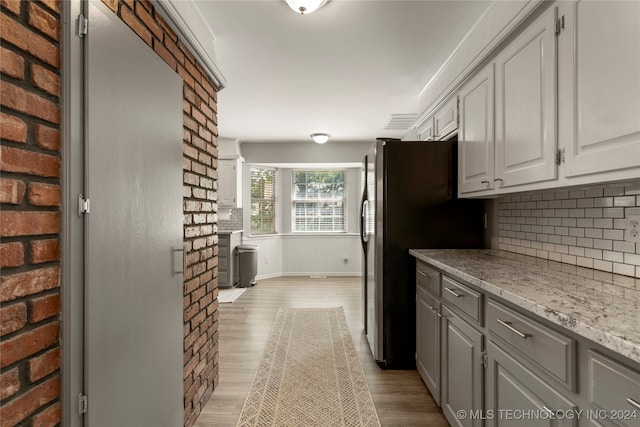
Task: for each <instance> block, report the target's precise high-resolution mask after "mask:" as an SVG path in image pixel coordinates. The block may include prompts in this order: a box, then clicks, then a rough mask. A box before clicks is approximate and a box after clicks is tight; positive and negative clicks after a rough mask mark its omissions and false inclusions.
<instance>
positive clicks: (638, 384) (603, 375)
mask: <svg viewBox="0 0 640 427" xmlns="http://www.w3.org/2000/svg"><path fill="white" fill-rule="evenodd" d="M587 376H588V378H589V381H588V382H587V384H588V390H587V395H588V401H589V405H590V406H591V408H592V410H593V411H594V412H593V413H592V414H593V415H599V414H603V415H604V414H606V415H607V417H606V418H607V419H604V418H605V417H601V416H598V417H597V418H599V422H600V423H602V424H603V425H621V426H629V427H637V426H640V372H638V371H634V370H633V369H630V368H628V367H626V366H624V365H623V364H621V363H619V362H617V361H615V360H612V359H610V358H608V357H606V356H604V355H602V354H600V353H599V352H596V351H593V350H589V354H588V356H587ZM603 411H604V412H603ZM594 418H595V417H594Z"/></svg>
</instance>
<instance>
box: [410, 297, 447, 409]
mask: <svg viewBox="0 0 640 427" xmlns="http://www.w3.org/2000/svg"><path fill="white" fill-rule="evenodd" d="M441 317H442V315H441V314H440V303H439V302H438V300H437V299H436V298H434V297H433V296H432V295H431V294H429V292H427V291H425V290H424V289H422V288H421V287H420V286H418V287H417V295H416V367H417V369H418V373H419V374H420V376H421V377H422V380H423V381H424V383H425V384H426V385H427V388H428V389H429V391H430V392H431V395H432V396H433V399H434V400H435V401H436V403H437V404H438V405H439V404H440V318H441Z"/></svg>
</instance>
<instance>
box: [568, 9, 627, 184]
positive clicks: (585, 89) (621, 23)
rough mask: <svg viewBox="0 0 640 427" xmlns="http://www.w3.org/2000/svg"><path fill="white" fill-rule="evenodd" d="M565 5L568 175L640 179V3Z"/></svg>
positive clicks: (575, 176)
mask: <svg viewBox="0 0 640 427" xmlns="http://www.w3.org/2000/svg"><path fill="white" fill-rule="evenodd" d="M559 4H560V13H561V15H562V17H564V23H565V28H564V30H563V32H562V33H561V34H560V36H559V38H558V43H559V50H560V52H559V53H560V61H561V62H560V64H561V67H560V70H559V79H560V81H559V90H560V95H559V99H558V101H559V103H560V110H559V114H560V117H561V123H560V124H561V126H560V129H559V131H560V138H561V140H562V141H566V153H565V158H566V172H565V176H567V177H571V178H578V177H580V176H583V175H589V174H602V175H601V177H600V178H598V180H607V179H620V178H624V177H625V176H626V177H628V178H638V177H640V77H639V76H640V48H639V46H640V2H638V1H608V2H603V1H584V0H583V1H572V2H560V3H559ZM616 171H617V172H616ZM609 172H616V173H617V174H618V175H608V174H607V173H609ZM591 179H592V180H593V179H594V178H591Z"/></svg>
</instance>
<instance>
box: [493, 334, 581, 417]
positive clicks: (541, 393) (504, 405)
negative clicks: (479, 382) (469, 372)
mask: <svg viewBox="0 0 640 427" xmlns="http://www.w3.org/2000/svg"><path fill="white" fill-rule="evenodd" d="M487 356H488V364H487V393H486V396H487V402H486V403H487V409H486V413H485V414H484V415H485V417H486V421H487V425H488V426H492V425H493V426H498V425H500V426H509V425H518V426H522V425H524V424H526V425H527V426H531V425H535V426H552V425H558V426H566V427H570V426H575V425H577V422H578V417H577V416H575V417H572V416H567V417H561V416H560V417H559V416H556V414H559V413H561V414H577V410H578V406H577V405H576V404H574V403H573V402H572V401H570V400H569V399H568V398H566V397H564V396H563V395H562V394H561V393H559V392H558V391H557V390H556V389H555V388H554V387H552V386H551V385H549V384H548V383H547V382H545V380H544V379H542V378H541V377H540V376H538V375H536V374H535V373H533V372H532V371H531V370H529V369H528V368H527V367H526V365H525V364H523V363H522V359H519V358H517V357H514V356H513V355H512V354H510V352H509V351H507V350H505V349H503V348H501V347H500V345H498V344H496V343H494V342H493V341H491V340H489V342H488V343H487Z"/></svg>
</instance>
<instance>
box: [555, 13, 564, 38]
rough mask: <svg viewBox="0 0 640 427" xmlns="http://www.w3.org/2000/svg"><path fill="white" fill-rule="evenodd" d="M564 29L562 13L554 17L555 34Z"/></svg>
mask: <svg viewBox="0 0 640 427" xmlns="http://www.w3.org/2000/svg"><path fill="white" fill-rule="evenodd" d="M562 30H564V15H562V16H561V17H559V18H558V19H556V36H557V35H558V34H560V33H561V32H562Z"/></svg>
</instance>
